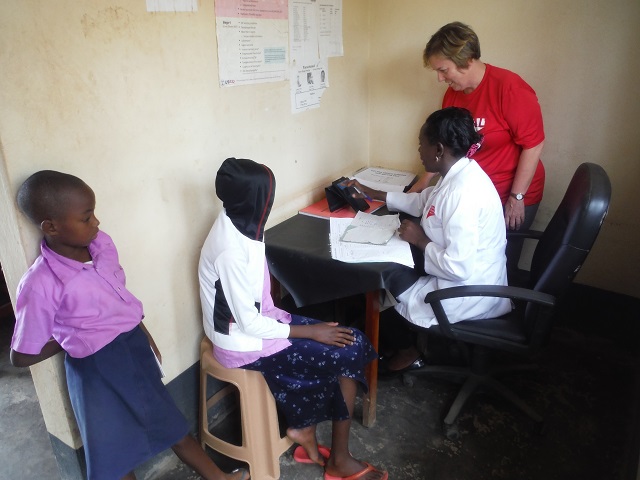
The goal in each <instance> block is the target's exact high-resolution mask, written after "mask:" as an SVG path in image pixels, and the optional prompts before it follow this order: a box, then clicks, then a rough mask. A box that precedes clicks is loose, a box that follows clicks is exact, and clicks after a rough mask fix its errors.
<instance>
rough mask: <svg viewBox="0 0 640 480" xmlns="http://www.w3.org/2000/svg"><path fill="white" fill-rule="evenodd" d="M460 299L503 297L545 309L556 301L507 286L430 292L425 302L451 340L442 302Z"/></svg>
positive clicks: (468, 286) (470, 287)
mask: <svg viewBox="0 0 640 480" xmlns="http://www.w3.org/2000/svg"><path fill="white" fill-rule="evenodd" d="M460 297H502V298H510V299H512V300H521V301H525V302H532V303H535V304H538V305H542V306H545V307H553V306H554V305H555V302H556V299H555V297H554V296H553V295H549V294H548V293H542V292H536V291H535V290H529V289H528V288H521V287H510V286H507V285H504V286H503V285H465V286H462V287H449V288H443V289H440V290H434V291H433V292H429V293H428V294H427V295H426V297H425V298H424V302H425V303H428V304H430V305H431V308H432V309H433V312H434V313H435V314H436V320H437V321H438V325H439V326H440V328H441V329H442V331H443V332H444V333H445V335H447V336H448V337H450V338H455V334H454V333H453V331H452V330H451V322H450V321H449V317H447V314H446V312H445V311H444V308H443V307H442V303H441V302H442V300H446V299H448V298H460Z"/></svg>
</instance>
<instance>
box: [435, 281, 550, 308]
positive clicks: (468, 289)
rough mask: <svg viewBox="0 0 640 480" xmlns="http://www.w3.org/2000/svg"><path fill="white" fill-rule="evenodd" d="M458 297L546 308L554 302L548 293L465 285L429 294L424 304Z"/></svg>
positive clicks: (514, 288) (524, 289)
mask: <svg viewBox="0 0 640 480" xmlns="http://www.w3.org/2000/svg"><path fill="white" fill-rule="evenodd" d="M458 297H503V298H510V299H512V300H523V301H525V302H534V303H538V304H541V305H545V306H548V307H553V306H554V305H555V302H556V299H555V297H554V296H553V295H549V294H548V293H542V292H536V291H535V290H529V289H528V288H521V287H510V286H508V285H465V286H462V287H449V288H442V289H440V290H434V291H433V292H429V293H428V294H427V296H426V297H425V299H424V302H425V303H433V302H441V301H442V300H446V299H448V298H458Z"/></svg>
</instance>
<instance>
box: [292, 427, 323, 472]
mask: <svg viewBox="0 0 640 480" xmlns="http://www.w3.org/2000/svg"><path fill="white" fill-rule="evenodd" d="M287 437H289V439H290V440H291V441H292V442H295V443H298V444H300V446H301V447H302V448H304V450H305V452H307V455H308V456H309V459H310V460H311V461H312V462H313V463H317V464H318V465H320V466H324V464H325V458H324V457H323V456H322V455H320V452H319V451H318V439H317V438H316V426H315V425H311V426H310V427H305V428H288V429H287Z"/></svg>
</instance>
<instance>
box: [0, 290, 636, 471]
mask: <svg viewBox="0 0 640 480" xmlns="http://www.w3.org/2000/svg"><path fill="white" fill-rule="evenodd" d="M584 298H585V297H584V295H581V296H580V301H582V302H584ZM617 304H618V305H621V303H620V302H619V301H618V303H617ZM638 306H640V301H638V300H637V299H634V300H633V301H632V306H629V307H628V308H627V307H625V308H626V309H627V310H628V312H631V313H630V314H631V315H634V317H633V320H634V321H637V320H638V319H639V318H638V315H637V313H636V312H638V311H639V310H638V308H637V307H638ZM585 308H587V309H591V310H594V308H593V307H592V306H589V305H587V306H586V307H585ZM625 312H626V311H625ZM628 312H627V313H628ZM595 313H597V312H595ZM625 314H626V313H625ZM600 318H602V317H600ZM617 318H620V317H617ZM0 327H1V328H0V334H1V335H0V431H1V432H2V435H3V436H2V440H0V465H1V466H0V480H23V479H24V480H26V479H45V480H57V479H58V478H60V476H59V474H58V470H57V466H56V463H55V459H54V458H53V455H52V453H51V446H50V444H49V440H48V434H47V433H46V430H45V427H44V423H43V421H42V416H41V414H40V409H39V405H38V402H37V399H36V395H35V391H34V389H33V384H32V382H31V379H30V375H29V372H28V370H17V369H14V368H13V367H11V366H10V365H8V362H7V358H8V342H9V338H10V330H11V328H12V327H11V328H7V322H4V321H3V322H2V323H1V324H0ZM639 338H640V335H639V332H638V328H637V327H632V328H631V329H629V330H628V331H626V332H622V333H620V332H619V334H618V335H617V338H612V337H611V336H609V335H606V334H604V335H603V334H602V333H601V332H600V329H599V328H591V327H589V328H575V326H574V325H565V326H560V327H558V328H557V329H556V331H555V332H554V335H553V338H552V341H551V343H550V345H549V346H548V347H547V348H546V349H545V351H544V354H543V355H541V356H540V357H539V358H538V359H537V360H538V364H539V365H540V369H539V370H538V371H537V372H534V373H528V374H526V375H512V376H510V377H505V378H504V381H505V383H508V384H509V386H510V387H512V388H513V389H514V390H515V391H516V392H517V393H518V394H520V395H521V396H522V397H524V398H526V399H527V400H528V401H529V402H530V404H531V405H532V406H533V407H534V408H536V409H538V410H539V411H540V412H541V413H542V414H543V415H544V417H545V424H546V429H545V432H544V433H543V434H540V433H538V432H537V430H536V429H535V428H534V425H533V423H532V422H531V421H530V420H529V419H528V418H527V417H525V416H524V415H523V414H522V413H521V412H519V411H518V410H516V409H515V408H514V407H512V406H511V405H509V404H507V403H506V402H505V401H503V400H501V399H499V398H496V397H493V396H491V395H489V394H482V393H481V394H478V395H475V396H473V397H472V399H471V400H470V401H469V403H468V404H467V406H466V407H465V409H464V410H463V413H462V414H461V417H460V419H459V422H458V425H459V427H460V431H461V434H462V435H461V439H460V440H458V441H450V440H447V439H446V438H445V437H444V435H443V434H442V430H441V418H442V416H443V414H444V413H445V412H446V409H447V408H448V405H449V402H450V401H451V400H452V399H453V397H454V396H455V394H456V392H457V388H458V387H457V385H456V384H455V383H452V382H450V381H449V380H448V379H444V378H440V379H438V378H420V379H418V381H417V382H416V384H415V386H414V387H413V388H410V387H407V386H405V385H404V384H403V382H402V380H401V379H400V378H397V377H396V378H381V379H380V381H379V391H378V415H377V417H378V421H377V423H376V425H375V426H374V427H372V428H369V429H367V428H364V427H363V426H362V424H361V421H360V418H361V417H360V415H361V405H360V403H358V405H357V407H356V415H355V420H354V422H353V427H352V433H351V445H350V449H351V451H352V452H353V454H354V456H356V457H357V458H361V459H364V460H367V461H369V462H371V463H373V464H375V465H376V466H379V467H381V468H384V469H387V470H388V471H389V478H390V479H392V480H408V479H418V480H422V479H425V480H427V479H428V480H431V479H438V480H484V479H487V480H489V479H491V480H493V479H503V480H513V479H518V480H521V479H525V480H526V479H531V480H542V479H544V480H554V479H557V480H565V479H570V478H580V479H581V480H636V469H637V466H638V434H639V433H640V422H639V421H638V417H639V415H638V405H640V402H639V401H638V400H639V394H638V392H639V391H640V388H639V386H640V381H639V379H640V368H639V367H638V351H637V345H638V344H639V342H638V340H639ZM318 436H319V439H320V442H321V443H324V444H330V424H328V423H325V424H322V425H320V426H319V429H318ZM212 456H213V457H214V458H215V459H216V461H218V462H219V464H220V465H221V466H222V467H223V468H225V469H230V468H232V467H233V466H235V465H236V463H235V462H234V461H230V460H228V459H224V458H222V457H220V456H218V455H217V454H215V453H212ZM280 465H281V478H282V479H284V480H320V479H322V473H323V472H322V469H321V468H320V467H317V466H313V465H302V464H297V463H296V462H294V461H293V459H292V456H291V451H290V452H288V453H285V454H283V455H282V456H281V458H280ZM139 478H140V479H142V478H145V479H146V480H197V478H198V477H197V476H196V475H195V474H194V473H193V472H191V471H189V470H188V469H187V468H186V467H184V466H183V465H181V464H180V463H179V462H178V460H177V458H176V457H175V456H174V455H173V454H172V453H169V454H167V455H163V456H162V457H161V458H160V459H159V460H158V461H157V462H156V464H155V467H154V469H152V470H150V471H148V472H147V473H146V474H145V475H144V477H143V476H140V477H139ZM257 480H260V479H257Z"/></svg>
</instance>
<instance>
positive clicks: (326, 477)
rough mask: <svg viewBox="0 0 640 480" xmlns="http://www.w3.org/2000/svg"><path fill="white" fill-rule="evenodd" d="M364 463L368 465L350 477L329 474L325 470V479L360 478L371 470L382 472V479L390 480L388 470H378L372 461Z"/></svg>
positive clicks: (354, 479) (346, 479) (345, 479)
mask: <svg viewBox="0 0 640 480" xmlns="http://www.w3.org/2000/svg"><path fill="white" fill-rule="evenodd" d="M363 463H364V464H365V465H366V467H364V468H363V469H362V470H360V471H359V472H358V473H354V474H353V475H349V476H348V477H334V476H333V475H329V474H328V473H327V472H324V480H358V479H359V478H362V477H364V476H365V475H366V474H367V473H369V472H380V473H382V474H383V475H382V478H381V479H380V480H389V473H388V472H383V471H382V470H377V469H376V468H375V467H374V466H373V465H371V464H370V463H367V462H363Z"/></svg>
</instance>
